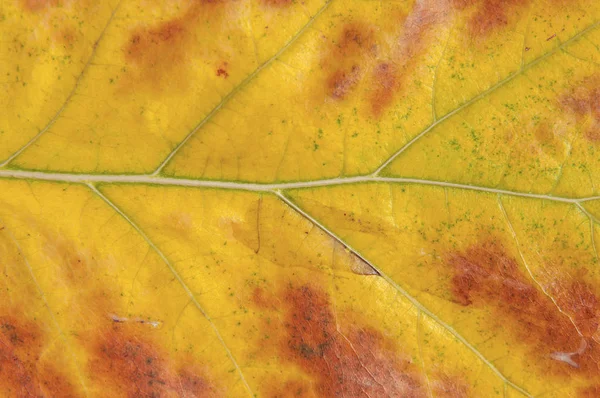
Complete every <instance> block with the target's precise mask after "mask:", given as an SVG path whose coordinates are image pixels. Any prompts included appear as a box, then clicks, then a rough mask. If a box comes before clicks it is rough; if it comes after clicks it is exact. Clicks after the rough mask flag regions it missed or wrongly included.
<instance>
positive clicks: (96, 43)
mask: <svg viewBox="0 0 600 398" xmlns="http://www.w3.org/2000/svg"><path fill="white" fill-rule="evenodd" d="M120 5H121V2H119V4H117V6H116V7H115V9H114V10H113V11H112V13H111V14H110V17H109V18H108V21H107V22H106V25H104V28H103V29H102V31H101V32H100V35H99V36H98V38H97V39H96V41H95V42H94V45H93V48H92V52H91V54H90V57H89V58H88V60H87V62H86V64H85V65H84V66H83V69H81V73H79V76H77V80H75V84H74V85H73V88H72V89H71V92H70V93H69V95H68V96H67V98H66V99H65V102H64V103H63V104H62V106H61V107H60V108H59V109H58V111H57V112H56V113H55V114H54V116H53V117H52V119H50V121H49V122H48V123H47V124H46V126H44V128H42V129H41V130H40V131H39V132H38V133H37V134H36V135H35V136H34V137H33V138H31V139H30V140H29V141H27V143H26V144H25V145H23V146H22V147H21V148H19V149H18V150H17V151H16V152H15V153H13V154H12V155H10V156H9V157H8V158H7V159H6V160H5V161H4V162H2V163H0V167H5V166H7V165H8V164H9V163H10V162H12V161H13V160H14V159H15V158H16V157H17V156H19V155H20V154H21V153H23V152H24V151H25V150H26V149H27V148H29V147H30V146H31V145H33V144H34V143H35V142H37V140H38V139H39V138H40V137H41V136H42V135H44V133H46V132H47V131H48V130H49V129H50V127H52V125H53V124H54V123H55V122H56V121H57V120H58V118H59V116H60V115H61V114H62V113H63V111H64V110H65V109H66V108H67V105H69V104H70V103H71V99H72V98H73V96H74V95H75V92H76V91H77V88H79V84H80V83H81V80H82V79H83V76H84V75H85V73H86V71H87V70H88V68H89V66H90V65H91V63H92V60H93V59H94V56H95V55H96V51H97V50H98V44H99V43H100V41H101V40H102V38H103V37H104V34H105V33H106V30H107V29H108V27H109V26H110V24H111V22H112V20H113V18H114V16H115V14H116V13H117V10H118V9H119V6H120Z"/></svg>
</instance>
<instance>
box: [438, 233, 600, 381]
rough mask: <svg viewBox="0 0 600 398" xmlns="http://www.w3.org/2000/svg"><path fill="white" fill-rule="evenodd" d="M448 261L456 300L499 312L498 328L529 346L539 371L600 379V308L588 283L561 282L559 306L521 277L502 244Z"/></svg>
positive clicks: (492, 242)
mask: <svg viewBox="0 0 600 398" xmlns="http://www.w3.org/2000/svg"><path fill="white" fill-rule="evenodd" d="M446 261H447V263H448V265H450V266H451V267H452V270H453V276H452V279H451V289H452V295H453V298H454V300H455V301H456V302H457V303H459V304H461V305H463V306H474V307H481V308H490V309H492V310H493V311H494V312H496V315H495V316H494V319H497V320H501V321H499V322H498V323H497V324H496V325H495V326H496V327H497V328H499V329H502V330H504V331H507V333H510V334H512V335H513V336H514V338H515V341H518V343H519V344H524V345H526V346H527V347H528V355H530V356H532V357H533V358H535V361H533V363H536V365H537V366H540V367H541V368H542V369H543V370H544V371H548V370H549V371H551V372H553V373H555V374H559V375H572V374H581V375H583V376H585V377H587V378H597V377H598V375H600V368H599V367H598V361H600V349H599V348H598V343H597V342H596V341H594V339H593V335H594V333H595V332H596V330H597V327H598V319H599V317H600V312H599V309H600V307H599V306H598V300H597V298H596V296H595V295H594V293H593V292H592V290H591V288H590V286H589V285H588V284H587V283H585V282H584V281H582V280H575V279H571V280H570V281H569V282H568V283H567V282H564V281H563V280H561V279H562V278H561V279H557V280H556V282H555V283H554V284H553V285H552V286H550V288H549V289H548V291H549V294H550V295H551V296H553V297H555V298H556V301H557V304H554V302H552V300H551V299H550V298H549V297H548V296H546V295H545V294H544V293H543V292H542V291H541V290H540V289H538V288H537V286H536V284H535V282H533V281H532V280H531V279H530V278H529V276H528V275H525V274H523V273H522V272H521V270H520V269H519V265H518V263H517V261H516V259H515V258H514V257H513V256H512V255H510V254H509V253H508V252H507V250H506V249H505V247H504V246H503V245H502V244H501V243H499V242H498V241H497V240H496V239H488V240H485V241H483V242H481V243H478V244H475V245H473V246H471V247H469V248H467V249H466V250H465V251H464V252H454V253H450V254H449V255H448V256H447V259H446ZM557 305H558V307H557ZM559 307H560V308H561V309H562V311H563V312H564V313H562V312H561V311H560V310H559ZM565 313H566V314H565ZM567 315H569V316H570V317H571V318H572V319H573V321H574V322H571V320H570V319H569V316H567ZM574 324H575V325H576V326H577V329H579V331H580V332H581V335H580V334H579V333H578V331H577V329H576V328H575V326H574ZM561 353H562V354H564V355H561ZM569 354H571V355H569ZM561 359H562V360H561ZM568 359H570V360H571V361H573V363H568V362H569V361H568Z"/></svg>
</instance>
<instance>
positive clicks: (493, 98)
mask: <svg viewBox="0 0 600 398" xmlns="http://www.w3.org/2000/svg"><path fill="white" fill-rule="evenodd" d="M598 45H600V36H599V35H598V33H597V31H591V32H589V34H588V33H586V34H584V35H582V36H581V37H578V38H577V39H576V40H575V41H573V42H572V43H570V44H569V45H567V46H565V47H563V48H561V50H560V51H557V52H556V53H554V54H552V55H550V56H549V57H547V58H546V59H544V60H542V61H541V62H539V63H537V64H535V65H534V66H532V67H531V68H529V69H527V70H525V71H523V72H522V74H520V75H519V76H518V77H516V78H515V79H513V80H512V81H510V82H507V83H506V84H504V85H503V86H502V87H500V88H498V89H497V90H495V91H494V92H492V93H491V94H490V95H487V96H485V97H483V98H481V99H480V100H478V101H477V102H475V103H474V104H473V105H472V106H470V107H468V108H466V109H463V110H462V111H461V112H458V113H456V114H455V115H453V116H452V117H450V118H448V119H447V120H444V121H443V122H442V123H440V124H438V125H437V126H435V128H434V129H432V131H431V132H430V134H428V135H427V136H426V137H423V139H422V140H420V141H419V142H418V143H416V144H415V145H413V146H411V147H410V148H408V149H407V150H406V151H404V152H403V153H402V154H400V156H398V157H397V158H396V160H395V161H394V162H393V163H391V164H390V166H389V167H388V168H387V169H386V170H385V171H384V175H390V176H402V177H417V178H428V179H437V180H442V181H451V182H457V183H463V184H472V185H483V186H488V187H495V188H504V189H509V190H517V191H526V192H535V193H543V194H554V195H566V196H576V197H583V196H586V195H594V194H597V193H598V190H597V188H596V186H598V185H599V183H600V174H599V173H598V170H600V163H599V162H600V161H599V159H600V157H599V152H598V143H600V112H599V111H598V103H600V91H598V83H599V79H600V69H599V68H598V64H597V63H596V61H594V59H593V54H596V56H597V53H598V50H597V49H598ZM571 51H572V52H571ZM586 54H592V58H589V57H588V56H587V55H586ZM433 159H435V161H432V160H433Z"/></svg>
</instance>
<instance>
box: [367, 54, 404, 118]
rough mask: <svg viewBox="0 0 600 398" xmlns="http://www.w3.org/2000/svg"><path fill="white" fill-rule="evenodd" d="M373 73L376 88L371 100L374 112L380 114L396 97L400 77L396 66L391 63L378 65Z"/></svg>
mask: <svg viewBox="0 0 600 398" xmlns="http://www.w3.org/2000/svg"><path fill="white" fill-rule="evenodd" d="M373 75H374V76H373V81H374V85H375V89H374V93H373V98H372V100H371V106H372V108H373V113H374V114H375V115H379V114H381V112H382V110H383V109H384V108H386V107H387V106H388V105H389V104H390V103H391V102H392V100H393V99H394V93H395V92H396V88H397V85H398V81H397V80H398V78H397V76H396V70H395V68H394V66H393V65H392V64H389V63H381V64H379V65H377V66H376V67H375V71H374V74H373Z"/></svg>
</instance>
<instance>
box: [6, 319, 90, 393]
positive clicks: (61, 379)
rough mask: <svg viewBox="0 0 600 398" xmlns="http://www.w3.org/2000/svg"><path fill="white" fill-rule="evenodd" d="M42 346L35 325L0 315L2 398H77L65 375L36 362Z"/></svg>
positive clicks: (40, 332)
mask: <svg viewBox="0 0 600 398" xmlns="http://www.w3.org/2000/svg"><path fill="white" fill-rule="evenodd" d="M5 311H6V309H4V311H3V312H5ZM45 343H46V342H45V338H44V335H43V333H42V330H41V329H40V327H39V325H38V324H36V323H34V322H30V321H26V320H24V319H23V318H22V317H21V316H11V315H2V316H0V393H1V394H2V395H3V396H7V397H9V396H14V397H43V396H49V397H74V396H79V394H77V392H76V391H75V390H74V388H73V386H72V385H71V383H70V382H69V380H68V378H67V377H66V375H65V374H63V373H62V372H61V371H60V370H59V369H57V368H55V367H53V366H52V365H51V364H49V363H47V362H44V363H42V362H41V361H40V356H41V354H42V352H43V351H44V348H45Z"/></svg>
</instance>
